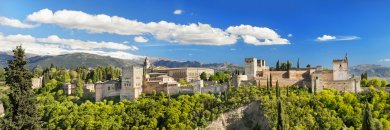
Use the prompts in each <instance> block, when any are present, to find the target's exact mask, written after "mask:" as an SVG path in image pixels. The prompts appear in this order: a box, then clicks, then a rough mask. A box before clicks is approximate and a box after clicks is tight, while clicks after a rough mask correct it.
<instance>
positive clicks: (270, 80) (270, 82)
mask: <svg viewBox="0 0 390 130" xmlns="http://www.w3.org/2000/svg"><path fill="white" fill-rule="evenodd" d="M269 86H270V88H272V74H270V75H269Z"/></svg>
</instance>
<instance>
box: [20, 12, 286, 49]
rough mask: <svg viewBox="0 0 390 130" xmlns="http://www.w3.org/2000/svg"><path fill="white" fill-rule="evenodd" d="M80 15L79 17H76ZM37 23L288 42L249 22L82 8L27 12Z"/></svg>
mask: <svg viewBox="0 0 390 130" xmlns="http://www.w3.org/2000/svg"><path fill="white" fill-rule="evenodd" d="M75 18H77V19H75ZM27 19H28V20H30V21H33V22H37V23H44V24H55V25H59V26H62V27H65V28H71V29H79V30H86V31H88V32H90V33H112V34H118V35H137V36H142V35H151V36H152V37H153V38H155V39H158V40H163V41H167V42H170V43H177V44H185V45H216V46H221V45H231V44H235V43H236V42H237V40H238V39H239V38H240V37H241V38H243V40H244V42H245V43H249V44H254V45H274V44H289V41H288V40H287V39H284V38H281V37H280V36H279V35H278V34H277V33H276V32H275V31H273V30H272V29H269V28H265V27H255V26H253V27H252V26H250V25H240V26H231V27H229V28H228V29H226V30H223V29H220V28H215V27H212V26H211V25H209V24H202V23H190V24H187V25H181V24H176V23H172V22H167V21H160V22H149V23H143V22H139V21H137V20H129V19H126V18H122V17H118V16H108V15H105V14H98V15H93V14H87V13H84V12H81V11H72V10H59V11H56V12H53V11H51V10H49V9H42V10H40V11H37V12H34V13H32V14H30V15H28V16H27Z"/></svg>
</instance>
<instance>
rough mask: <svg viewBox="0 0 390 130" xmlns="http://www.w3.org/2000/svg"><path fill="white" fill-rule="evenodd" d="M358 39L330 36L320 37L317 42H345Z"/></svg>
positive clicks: (354, 37)
mask: <svg viewBox="0 0 390 130" xmlns="http://www.w3.org/2000/svg"><path fill="white" fill-rule="evenodd" d="M357 39H360V37H358V36H337V37H336V36H331V35H322V36H321V37H317V39H316V40H317V41H319V42H324V41H347V40H357Z"/></svg>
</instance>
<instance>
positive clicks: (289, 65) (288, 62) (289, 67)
mask: <svg viewBox="0 0 390 130" xmlns="http://www.w3.org/2000/svg"><path fill="white" fill-rule="evenodd" d="M291 67H292V63H291V62H290V61H289V60H288V61H287V69H286V70H287V71H289V70H290V69H291Z"/></svg>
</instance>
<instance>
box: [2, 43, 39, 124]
mask: <svg viewBox="0 0 390 130" xmlns="http://www.w3.org/2000/svg"><path fill="white" fill-rule="evenodd" d="M13 53H14V59H13V60H12V61H8V67H7V68H6V69H5V70H6V84H7V85H8V86H10V89H11V93H10V94H9V95H8V97H9V102H10V109H9V113H7V115H6V116H5V120H4V125H3V126H4V127H3V129H40V122H39V116H38V111H37V107H36V104H37V101H36V98H35V94H34V91H33V89H32V83H31V78H32V77H33V75H32V74H31V72H30V71H28V69H26V67H25V66H26V64H27V60H26V55H25V53H24V49H22V46H17V47H16V49H15V50H13Z"/></svg>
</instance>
